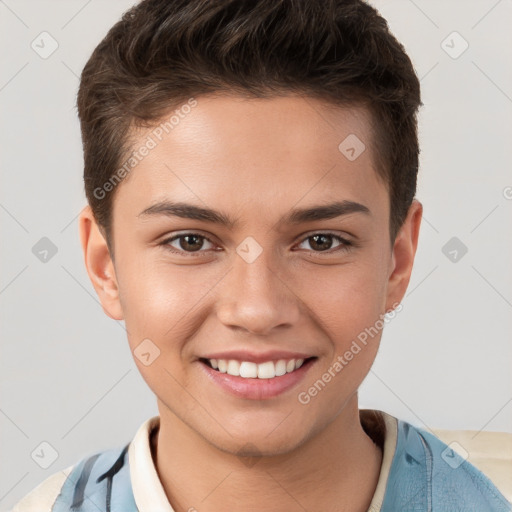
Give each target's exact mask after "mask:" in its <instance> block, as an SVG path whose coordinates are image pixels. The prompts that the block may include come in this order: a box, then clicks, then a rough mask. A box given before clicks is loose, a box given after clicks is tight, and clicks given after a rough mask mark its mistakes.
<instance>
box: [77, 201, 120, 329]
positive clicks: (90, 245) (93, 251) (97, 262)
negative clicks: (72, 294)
mask: <svg viewBox="0 0 512 512" xmlns="http://www.w3.org/2000/svg"><path fill="white" fill-rule="evenodd" d="M78 226H79V233H80V242H81V244H82V250H83V254H84V262H85V267H86V270H87V274H88V275H89V279H90V280H91V282H92V285H93V286H94V289H95V290H96V293H97V294H98V298H99V299H100V303H101V306H102V307H103V311H104V312H105V313H106V314H107V315H108V316H109V317H110V318H112V319H114V320H123V318H124V317H123V312H122V308H121V303H120V299H119V288H118V283H117V278H116V274H115V268H114V264H113V261H112V258H111V256H110V252H109V249H108V246H107V242H106V240H105V237H104V235H103V233H102V232H101V229H100V227H99V226H98V224H97V223H96V219H95V218H94V215H93V213H92V210H91V207H90V206H89V205H87V206H86V207H85V208H84V209H83V210H82V211H81V212H80V216H79V221H78Z"/></svg>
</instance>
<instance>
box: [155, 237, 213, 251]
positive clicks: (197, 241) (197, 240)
mask: <svg viewBox="0 0 512 512" xmlns="http://www.w3.org/2000/svg"><path fill="white" fill-rule="evenodd" d="M205 242H206V243H209V244H211V245H213V244H212V242H211V241H210V240H208V238H206V237H205V236H203V235H200V234H198V233H183V234H181V235H176V236H173V237H172V238H169V239H167V240H165V241H164V242H162V245H164V246H166V247H169V248H172V249H177V250H172V249H171V252H174V253H178V254H179V253H194V252H206V251H201V250H200V249H202V248H203V247H204V244H205ZM173 243H175V244H176V245H173Z"/></svg>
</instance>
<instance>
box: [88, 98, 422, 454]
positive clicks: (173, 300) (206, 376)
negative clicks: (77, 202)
mask: <svg viewBox="0 0 512 512" xmlns="http://www.w3.org/2000/svg"><path fill="white" fill-rule="evenodd" d="M189 110H190V111H189ZM187 112H188V113H187V114H186V115H183V116H182V117H180V118H179V119H180V120H179V123H177V124H175V125H174V127H173V129H172V130H169V133H168V134H165V132H164V134H163V135H164V136H161V135H162V134H160V138H161V140H158V139H159V137H157V136H155V135H154V134H155V132H153V135H151V133H152V132H151V131H146V132H142V131H141V132H138V133H137V134H136V136H137V137H138V143H136V144H135V146H136V147H139V146H142V145H143V144H144V142H145V141H147V140H148V138H147V137H148V135H150V136H151V137H152V139H154V141H155V142H156V145H155V147H153V148H152V149H151V150H150V151H149V152H148V154H147V155H146V156H145V157H144V158H143V159H142V160H141V161H140V162H139V163H138V164H137V165H136V167H135V168H134V169H133V170H132V171H131V173H130V174H129V176H128V177H127V178H126V179H125V180H124V181H123V182H122V183H121V184H120V185H119V186H118V189H117V190H116V196H115V201H114V206H113V242H114V248H115V264H114V263H113V262H112V261H111V259H110V257H109V254H108V250H107V248H106V244H105V242H104V239H103V237H102V236H101V234H100V232H99V230H98V228H97V226H96V225H95V223H94V221H93V218H92V216H91V213H90V210H89V209H87V208H86V209H85V210H84V212H83V213H82V216H81V220H80V226H81V236H82V244H83V246H84V251H85V255H86V264H87V267H88V271H89V275H90V276H91V279H92V281H93V283H94V285H95V287H96V290H97V292H98V295H99V296H100V299H101V301H102V305H103V308H104V310H105V312H106V313H107V314H108V315H109V316H111V317H112V318H116V319H124V320H125V324H126V328H127V331H128V340H129V344H130V348H131V350H132V352H134V354H135V357H134V360H135V363H136V364H137V366H138V368H139V370H140V372H141V374H142V375H143V377H144V379H145V380H146V382H147V383H148V385H149V386H150V388H151V389H152V390H153V392H154V393H155V395H156V396H157V398H158V404H159V409H160V414H161V417H162V418H163V417H164V416H165V417H167V418H173V421H178V422H180V423H181V424H183V425H186V428H188V429H190V431H191V432H194V433H195V434H197V435H199V436H201V437H202V438H203V439H205V440H207V441H208V442H209V443H211V444H212V445H214V446H216V447H218V448H220V449H222V450H224V451H228V452H232V453H236V452H237V451H238V450H239V449H240V448H241V447H242V446H244V445H246V443H251V445H254V446H256V447H257V451H258V452H259V453H262V454H271V453H284V452H287V451H290V450H292V449H294V448H295V447H298V446H300V445H301V443H304V442H305V441H306V440H308V439H309V438H311V437H312V436H314V435H316V434H318V433H319V432H321V431H322V430H323V429H324V428H325V427H326V426H327V425H329V424H330V423H331V422H333V421H334V420H335V419H336V418H337V417H338V416H339V415H340V413H341V412H342V411H343V410H344V407H345V405H346V404H347V403H348V402H349V401H350V400H351V399H353V397H354V396H357V395H356V393H357V389H358V387H359V385H360V384H361V382H362V381H363V379H364V378H365V376H366V375H367V373H368V371H369V369H370V367H371V365H372V363H373V360H374V358H375V355H376V353H377V349H378V345H379V341H380V334H381V326H382V324H383V322H382V315H383V314H384V313H385V312H386V311H388V310H389V309H391V308H392V307H393V305H394V306H396V305H397V304H398V303H399V302H400V300H401V298H402V296H403V294H404V292H405V289H406V287H407V283H408V280H409V276H410V272H411V268H412V261H413V257H414V252H415V249H416V243H417V235H418V229H419V220H420V217H421V205H419V203H417V202H415V203H413V206H412V207H411V211H410V213H409V216H408V218H407V220H406V222H405V224H404V226H403V227H402V230H401V231H400V233H399V234H398V236H397V239H396V241H395V242H394V244H393V243H392V242H391V241H390V238H389V216H390V204H389V193H388V190H387V187H386V185H385V183H383V181H382V180H381V179H380V178H379V176H378V174H377V171H376V169H375V165H374V162H375V160H376V158H375V156H376V155H375V153H374V150H373V145H372V133H371V130H370V127H371V120H370V118H369V114H368V113H367V112H366V111H365V110H363V109H357V108H345V109H341V108H334V107H333V106H332V105H330V104H326V103H323V102H321V101H319V100H315V99H311V98H308V99H304V98H301V97H298V96H289V97H279V98H272V99H254V100H247V99H242V98H239V97H235V96H224V97H221V96H217V97H215V96H208V97H206V96H204V97H203V96H202V97H199V98H197V104H196V105H195V106H194V107H193V108H191V109H187ZM168 117H169V116H168ZM156 133H160V132H156ZM347 137H349V139H347ZM354 137H357V139H356V138H354ZM345 139H347V141H346V142H343V141H345ZM361 143H362V144H364V151H362V152H361V149H362V148H363V146H362V144H361ZM340 144H341V146H340ZM350 148H353V149H354V151H352V150H351V149H350ZM354 157H356V158H354ZM372 327H373V331H371V332H372V333H374V332H375V331H378V332H377V334H374V335H373V336H368V335H367V340H366V343H363V342H362V341H361V340H362V338H364V335H362V333H364V332H367V333H368V329H370V328H372ZM365 330H366V331H365ZM354 342H356V345H357V346H359V350H357V348H355V346H354ZM348 352H350V353H351V354H352V356H351V357H350V355H349V354H348ZM340 358H341V359H340ZM230 361H231V362H230ZM292 361H293V362H292ZM301 362H302V364H301ZM336 362H337V363H338V364H336ZM215 367H217V368H215ZM296 367H297V368H296ZM258 372H259V373H258ZM237 373H238V374H240V373H241V374H242V376H240V375H237ZM230 374H234V375H230ZM276 374H277V375H276ZM328 374H329V375H330V376H331V377H330V378H329V377H328ZM257 375H258V377H257ZM326 375H327V377H326ZM319 381H321V382H322V383H321V384H319ZM315 383H316V387H315ZM315 389H316V392H315Z"/></svg>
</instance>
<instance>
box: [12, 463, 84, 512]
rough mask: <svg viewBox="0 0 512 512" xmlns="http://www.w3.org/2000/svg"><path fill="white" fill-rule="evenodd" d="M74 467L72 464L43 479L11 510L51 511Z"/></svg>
mask: <svg viewBox="0 0 512 512" xmlns="http://www.w3.org/2000/svg"><path fill="white" fill-rule="evenodd" d="M73 467H74V466H73V465H71V466H69V467H67V468H66V469H63V470H62V471H59V472H58V473H54V474H53V475H51V476H49V477H48V478H47V479H46V480H43V481H42V482H41V483H40V484H39V485H38V486H37V487H35V488H34V489H32V490H31V491H30V492H29V493H28V494H27V495H25V496H24V497H23V499H22V500H21V501H19V502H18V503H17V504H16V505H15V506H14V508H13V509H12V510H11V512H51V509H52V506H53V504H54V503H55V500H56V498H57V496H58V495H59V492H60V490H61V488H62V485H63V484H64V481H65V480H66V478H67V476H68V475H69V474H70V473H71V471H72V469H73Z"/></svg>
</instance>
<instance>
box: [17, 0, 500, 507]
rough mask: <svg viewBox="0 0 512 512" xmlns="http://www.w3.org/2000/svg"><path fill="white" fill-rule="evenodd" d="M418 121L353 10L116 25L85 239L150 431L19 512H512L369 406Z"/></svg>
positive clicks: (415, 90)
mask: <svg viewBox="0 0 512 512" xmlns="http://www.w3.org/2000/svg"><path fill="white" fill-rule="evenodd" d="M420 104H421V102H420V91H419V82H418V79H417V77H416V75H415V72H414V69H413V66H412V64H411V62H410V60H409V58H408V57H407V55H406V54H405V51H404V49H403V47H402V46H401V45H400V44H399V43H398V42H397V41H396V39H395V38H394V37H393V36H392V35H391V34H390V33H389V31H388V28H387V25H386V22H385V20H384V19H382V18H381V17H380V16H379V15H378V13H377V12H376V11H375V10H374V9H373V8H372V7H370V6H369V5H367V4H365V3H363V2H362V1H360V0H332V1H328V2H315V1H312V0H308V1H306V0H302V1H300V0H259V1H254V2H246V1H243V0H222V1H218V2H211V1H208V0H186V1H185V0H145V1H143V2H141V3H139V4H138V5H136V6H135V7H133V8H132V9H131V10H130V11H129V12H127V13H125V15H124V16H123V18H122V20H121V21H120V22H119V23H117V24H116V25H115V26H114V27H113V28H112V29H111V30H110V32H109V33H108V35H107V36H106V38H105V39H104V40H103V41H102V42H101V43H100V45H99V46H98V47H97V48H96V50H95V51H94V53H93V54H92V56H91V58H90V59H89V61H88V63H87V65H86V66H85V69H84V71H83V73H82V77H81V84H80V90H79V96H78V109H79V116H80V121H81V126H82V136H83V143H84V158H85V174H84V179H85V189H86V194H87V198H88V202H89V205H88V206H87V207H86V208H85V209H84V210H83V212H82V214H81V216H80V237H81V242H82V246H83V250H84V257H85V264H86V267H87V271H88V273H89V276H90V278H91V280H92V283H93V285H94V287H95V289H96V292H97V293H98V296H99V298H100V300H101V304H102V306H103V308H104V310H105V313H106V314H107V315H109V316H110V317H111V318H114V319H117V320H121V319H123V320H124V321H125V324H126V329H127V332H128V341H129V345H130V348H131V350H132V352H133V354H134V360H135V363H136V364H137V366H138V368H139V370H140V372H141V374H142V375H143V377H144V379H145V380H146V382H147V383H148V385H149V387H150V388H151V389H152V390H153V392H154V393H155V395H156V398H157V402H158V409H159V416H156V417H154V418H151V419H149V420H148V421H147V422H145V423H144V424H143V425H142V426H141V428H140V429H139V431H138V432H137V434H136V436H135V438H134V440H133V441H132V442H130V443H128V444H125V445H123V446H122V447H119V448H113V449H112V450H108V451H105V452H100V453H97V454H94V455H91V456H88V457H86V458H84V459H83V460H81V461H79V462H78V463H77V464H76V465H74V466H72V467H70V468H68V469H67V470H66V471H64V472H61V473H57V474H55V475H53V476H52V477H50V478H49V479H47V480H46V481H45V482H43V484H42V485H41V486H39V487H38V488H36V489H35V490H34V491H33V492H32V493H30V494H29V495H28V496H27V497H26V498H25V499H24V500H22V502H20V503H19V504H18V505H17V508H15V510H16V511H18V512H27V511H36V510H37V511H38V512H43V511H50V510H51V511H53V512H61V511H68V510H73V511H83V512H85V511H98V510H101V511H112V512H114V511H119V512H132V511H136V510H139V511H140V512H157V511H158V512H163V511H173V510H174V511H175V512H184V511H199V512H220V511H225V510H236V511H238V512H244V511H254V510H258V511H287V512H290V511H304V510H308V511H319V512H320V511H321V512H326V511H365V510H371V511H373V512H376V511H382V512H384V511H386V512H388V511H411V510H418V511H420V510H421V511H431V510H450V511H458V510H460V511H462V510H464V511H468V510H475V511H479V512H482V511H502V510H510V504H509V503H508V502H507V501H506V500H505V498H504V497H503V496H502V495H501V494H500V492H499V491H498V490H497V488H496V487H495V486H494V485H493V484H492V483H491V481H490V480H489V479H488V478H487V477H486V476H484V475H483V474H482V473H481V472H480V471H479V470H477V469H476V468H475V467H473V466H472V465H470V464H469V463H468V462H467V461H462V459H461V460H459V456H458V455H457V454H455V453H453V452H452V453H451V454H450V456H451V457H452V458H453V459H454V460H456V461H458V463H457V464H451V465H450V464H448V463H447V462H445V459H444V458H443V453H444V452H446V449H447V447H446V445H445V444H443V443H442V442H441V441H440V440H438V439H437V438H436V437H434V436H433V435H432V434H430V433H428V432H425V431H424V430H420V429H417V428H415V427H414V426H412V425H410V424H408V423H406V422H404V421H401V420H398V419H396V418H394V417H392V416H391V415H389V414H387V413H384V412H381V411H373V410H359V407H358V395H357V392H358V388H359V386H360V384H361V383H362V381H363V380H364V378H365V377H366V375H367V373H368V371H369V369H370V367H371V365H372V363H373V361H374V358H375V356H376V354H377V350H378V346H379V341H380V337H381V333H382V328H383V326H384V324H385V322H386V320H387V318H389V316H390V315H394V314H395V310H396V309H400V308H401V306H400V301H401V299H402V297H403V296H404V293H405V291H406V288H407V285H408V282H409V278H410V275H411V270H412V265H413V260H414V255H415V251H416V247H417V241H418V233H419V228H420V221H421V213H422V207H421V204H420V203H419V202H418V201H416V200H415V199H414V195H415V190H416V175H417V170H418V153H419V149H418V140H417V128H416V113H417V109H418V107H419V106H420ZM454 466H456V467H454Z"/></svg>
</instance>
